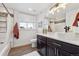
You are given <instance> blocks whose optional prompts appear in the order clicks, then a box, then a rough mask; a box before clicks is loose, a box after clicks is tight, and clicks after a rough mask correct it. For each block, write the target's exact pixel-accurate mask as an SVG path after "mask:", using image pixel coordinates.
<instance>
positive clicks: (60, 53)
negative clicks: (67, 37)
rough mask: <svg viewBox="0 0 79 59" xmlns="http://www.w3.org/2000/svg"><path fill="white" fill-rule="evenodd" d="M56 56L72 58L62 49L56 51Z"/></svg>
mask: <svg viewBox="0 0 79 59" xmlns="http://www.w3.org/2000/svg"><path fill="white" fill-rule="evenodd" d="M57 54H58V56H73V55H72V54H71V53H69V52H67V51H64V50H62V49H57Z"/></svg>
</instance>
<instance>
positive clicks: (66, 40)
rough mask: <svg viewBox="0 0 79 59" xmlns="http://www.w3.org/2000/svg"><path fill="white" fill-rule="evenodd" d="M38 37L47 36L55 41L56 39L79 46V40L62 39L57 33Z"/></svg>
mask: <svg viewBox="0 0 79 59" xmlns="http://www.w3.org/2000/svg"><path fill="white" fill-rule="evenodd" d="M37 35H42V36H45V37H48V38H53V39H56V40H59V41H62V42H67V43H70V44H74V45H77V46H79V38H72V39H70V38H67V39H66V38H60V37H58V36H57V35H56V34H55V33H54V34H42V33H37Z"/></svg>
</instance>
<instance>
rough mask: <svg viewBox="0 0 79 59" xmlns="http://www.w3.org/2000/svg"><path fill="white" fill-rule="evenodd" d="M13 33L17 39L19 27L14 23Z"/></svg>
mask: <svg viewBox="0 0 79 59" xmlns="http://www.w3.org/2000/svg"><path fill="white" fill-rule="evenodd" d="M13 35H14V37H15V38H16V39H19V28H18V24H17V23H16V24H15V26H14V28H13Z"/></svg>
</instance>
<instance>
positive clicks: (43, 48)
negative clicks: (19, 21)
mask: <svg viewBox="0 0 79 59" xmlns="http://www.w3.org/2000/svg"><path fill="white" fill-rule="evenodd" d="M37 46H38V47H37V48H38V52H39V53H40V55H43V56H46V44H45V42H43V41H41V40H38V43H37Z"/></svg>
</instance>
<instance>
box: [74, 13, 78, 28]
mask: <svg viewBox="0 0 79 59" xmlns="http://www.w3.org/2000/svg"><path fill="white" fill-rule="evenodd" d="M78 21H79V12H78V13H77V15H76V17H75V20H74V23H73V26H76V27H78Z"/></svg>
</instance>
